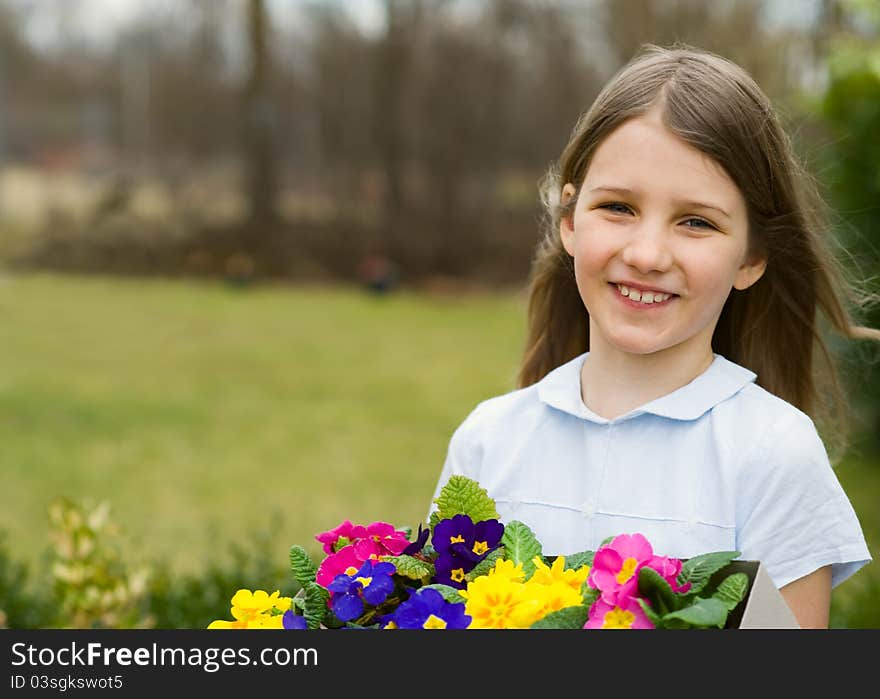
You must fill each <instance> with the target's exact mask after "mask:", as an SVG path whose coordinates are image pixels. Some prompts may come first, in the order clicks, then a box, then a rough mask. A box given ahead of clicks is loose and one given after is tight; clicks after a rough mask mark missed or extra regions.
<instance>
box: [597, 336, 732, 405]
mask: <svg viewBox="0 0 880 699" xmlns="http://www.w3.org/2000/svg"><path fill="white" fill-rule="evenodd" d="M714 358H715V357H714V354H713V353H712V348H711V345H709V346H706V344H705V343H699V344H697V343H694V344H693V345H688V343H685V344H684V345H677V346H675V347H672V348H669V349H666V350H661V351H659V352H653V353H651V354H633V353H629V352H623V351H621V350H620V349H618V348H616V347H613V346H611V345H609V344H608V343H605V342H603V341H602V339H601V335H600V334H599V332H598V330H596V331H595V332H594V328H593V327H592V325H591V328H590V354H589V356H588V357H587V360H586V361H585V362H584V365H583V368H582V369H581V399H582V400H583V401H584V404H585V405H586V406H587V407H588V408H589V409H590V410H591V411H593V412H594V413H596V414H597V415H600V416H601V417H604V418H606V419H608V420H613V419H614V418H616V417H619V416H621V415H625V414H626V413H628V412H629V411H630V410H633V409H634V408H638V407H639V406H640V405H644V404H645V403H649V402H650V401H652V400H655V399H656V398H660V397H661V396H665V395H667V394H669V393H672V392H673V391H675V390H677V389H679V388H681V387H682V386H684V385H686V384H688V383H690V382H691V381H693V380H694V379H695V378H697V376H699V375H700V374H702V373H703V372H704V371H706V369H708V368H709V365H711V364H712V361H713V360H714Z"/></svg>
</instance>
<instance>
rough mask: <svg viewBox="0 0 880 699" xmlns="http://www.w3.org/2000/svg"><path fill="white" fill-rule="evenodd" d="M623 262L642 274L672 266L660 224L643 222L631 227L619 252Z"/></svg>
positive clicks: (670, 254) (665, 237)
mask: <svg viewBox="0 0 880 699" xmlns="http://www.w3.org/2000/svg"><path fill="white" fill-rule="evenodd" d="M621 259H622V260H623V262H624V263H625V264H627V265H629V266H630V267H633V268H634V269H637V270H638V271H639V272H641V273H642V274H648V273H649V272H664V271H666V270H668V269H669V268H670V267H671V266H672V260H673V256H672V250H671V249H670V247H669V241H668V239H667V233H666V231H665V230H664V228H663V226H662V225H660V224H656V223H655V224H652V223H649V222H645V223H643V224H642V225H640V226H636V227H634V228H633V229H632V235H631V237H630V238H629V240H627V241H626V244H625V245H624V248H623V252H622V253H621Z"/></svg>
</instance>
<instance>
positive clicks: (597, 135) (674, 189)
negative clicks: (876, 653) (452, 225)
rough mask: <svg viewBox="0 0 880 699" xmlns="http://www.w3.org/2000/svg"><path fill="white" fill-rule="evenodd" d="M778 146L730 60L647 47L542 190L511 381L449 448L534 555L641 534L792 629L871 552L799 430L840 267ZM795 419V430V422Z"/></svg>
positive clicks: (587, 118) (800, 176)
mask: <svg viewBox="0 0 880 699" xmlns="http://www.w3.org/2000/svg"><path fill="white" fill-rule="evenodd" d="M807 181H808V180H807V179H806V176H805V175H804V173H803V172H802V171H801V170H800V169H799V168H798V167H797V165H796V161H795V158H794V155H793V151H792V147H791V145H790V142H789V140H788V139H787V137H786V136H785V134H784V132H783V130H782V128H781V127H780V124H779V122H778V119H777V117H776V115H775V114H774V111H773V109H772V107H771V105H770V103H769V101H768V99H767V97H766V96H765V95H764V94H763V92H762V91H761V89H760V88H759V87H758V86H757V85H756V84H755V82H754V81H753V80H752V79H751V78H750V77H749V76H748V75H747V74H746V73H745V72H744V71H743V70H742V69H741V68H739V67H738V66H736V65H734V64H732V63H730V62H729V61H727V60H725V59H723V58H720V57H718V56H715V55H712V54H709V53H706V52H702V51H699V50H695V49H691V48H688V47H684V48H674V49H664V48H659V47H653V46H652V47H648V48H647V49H646V50H645V51H644V52H643V53H642V54H641V55H639V56H637V57H636V58H634V59H633V60H632V61H631V62H630V63H629V64H628V65H627V66H625V67H624V68H623V69H622V70H621V71H620V72H619V73H618V74H617V75H616V76H615V77H614V78H612V80H611V81H610V83H609V84H608V85H607V86H606V87H605V88H604V89H603V90H602V92H601V93H600V94H599V96H598V97H597V98H596V101H595V102H594V104H593V105H592V107H591V108H590V109H589V110H588V111H587V112H586V113H585V114H584V115H583V116H582V117H581V119H580V120H579V121H578V123H577V125H576V127H575V129H574V131H573V133H572V136H571V139H570V141H569V143H568V145H567V146H566V148H565V150H564V151H563V153H562V157H561V158H560V160H559V161H558V163H557V165H556V166H554V167H553V168H552V169H551V171H550V172H549V173H548V175H547V177H546V178H545V180H544V188H543V189H544V192H543V194H544V201H545V203H546V204H547V206H548V213H549V216H548V221H549V222H550V226H549V227H548V230H547V232H546V235H545V239H544V240H543V241H542V243H541V245H540V246H539V249H538V253H537V256H536V259H535V260H534V266H533V273H532V279H531V287H530V301H529V327H528V339H527V346H526V351H525V355H524V358H523V361H522V366H521V369H520V374H519V386H520V388H519V389H518V390H516V391H513V392H510V393H507V394H505V395H502V396H498V397H495V398H492V399H490V400H486V401H484V402H482V403H481V404H479V405H478V406H477V407H476V408H475V409H474V410H473V412H472V413H471V414H470V415H469V416H468V417H467V419H466V420H465V421H464V422H463V423H462V424H461V425H460V426H459V428H458V429H457V430H456V431H455V433H454V434H453V436H452V439H451V441H450V444H449V451H448V455H447V458H446V463H445V465H444V468H443V471H442V473H441V475H440V479H439V481H438V483H437V489H436V491H435V498H436V497H437V495H438V494H439V492H440V489H441V488H442V486H443V485H444V484H445V482H446V481H447V480H448V479H449V477H450V476H451V475H453V474H462V475H465V476H468V477H470V478H473V479H475V480H477V481H479V482H480V484H481V485H482V486H483V487H484V488H486V489H487V490H488V492H489V495H490V496H492V497H493V498H494V499H495V501H496V504H497V508H498V512H499V514H500V515H501V518H502V521H511V520H514V519H516V520H519V521H522V522H524V523H526V524H527V525H529V527H530V528H531V529H532V530H533V531H534V533H535V535H536V536H537V537H538V539H539V540H540V541H541V542H542V543H543V545H544V551H545V553H547V554H570V553H575V552H577V551H583V550H586V549H591V550H595V549H596V548H597V547H598V546H599V544H600V543H601V542H602V541H603V540H604V539H606V538H607V537H609V536H614V535H617V534H621V533H634V532H640V533H642V534H644V535H645V536H646V537H647V538H648V540H649V541H651V543H652V544H653V547H654V550H655V551H656V552H657V553H658V554H660V555H666V556H675V557H679V558H688V557H691V556H694V555H696V554H699V553H705V552H707V551H721V550H727V551H731V550H736V551H740V552H741V557H742V558H743V559H747V560H760V561H762V562H763V563H764V565H765V566H766V568H767V571H768V573H769V574H770V576H771V578H772V579H773V581H774V583H775V584H776V586H777V587H778V588H779V589H780V590H781V592H782V595H783V597H784V598H785V600H786V601H787V603H788V604H789V606H790V607H791V609H792V611H793V612H794V614H795V616H796V618H797V620H798V622H799V624H800V625H801V626H802V627H819V628H822V627H827V625H828V617H829V607H830V598H831V589H832V587H833V586H835V585H837V584H839V583H840V582H842V581H843V580H845V579H846V578H848V577H849V576H850V575H852V574H853V573H855V572H856V570H858V569H859V568H861V567H862V566H863V565H865V564H866V563H867V562H868V561H869V560H871V555H870V554H869V552H868V549H867V546H866V544H865V540H864V537H863V535H862V532H861V528H860V525H859V522H858V519H857V517H856V514H855V512H854V511H853V508H852V506H851V504H850V502H849V500H848V499H847V497H846V495H845V493H844V491H843V489H842V488H841V486H840V484H839V482H838V480H837V477H836V476H835V473H834V471H833V470H832V467H831V464H830V461H829V458H828V453H827V451H826V448H825V445H824V444H823V442H822V440H821V439H820V436H819V433H818V431H817V428H816V427H815V424H814V421H813V418H815V419H816V420H817V421H818V419H819V417H820V415H819V413H818V412H817V408H818V407H819V395H820V388H819V386H817V384H816V380H815V379H814V371H813V362H814V359H817V358H819V357H821V358H822V359H824V360H825V361H826V363H827V364H828V369H829V370H830V373H829V374H828V375H829V376H830V377H831V378H832V383H831V388H832V390H837V395H838V397H839V396H840V392H839V389H837V384H836V382H835V380H834V367H833V365H832V363H831V360H830V358H829V354H828V352H827V351H826V347H825V344H824V343H823V340H822V336H821V334H820V332H819V327H818V325H817V309H821V311H822V312H823V313H824V316H825V317H826V318H827V320H828V322H829V323H830V324H831V326H832V327H833V328H834V329H836V330H837V331H838V332H840V333H841V334H843V335H844V336H846V337H849V338H871V339H875V340H880V331H877V330H874V329H870V328H863V327H860V326H856V325H855V324H854V323H853V322H852V321H851V320H850V318H849V316H848V314H847V311H846V310H845V309H844V304H843V301H842V293H843V292H842V291H841V289H842V288H843V287H842V286H841V283H840V279H842V276H841V274H842V273H841V270H840V268H839V267H838V266H837V265H836V263H835V262H834V258H833V257H832V255H831V254H830V252H829V251H827V250H826V248H825V246H824V242H823V240H822V238H821V234H822V232H823V231H824V228H823V226H822V224H821V222H820V221H819V220H818V218H817V217H816V216H815V214H816V209H815V208H814V207H813V206H812V203H811V200H810V199H808V195H810V193H811V191H814V190H810V189H809V188H808V187H807V186H806V184H807ZM811 416H812V417H811Z"/></svg>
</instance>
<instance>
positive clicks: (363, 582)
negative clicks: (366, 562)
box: [355, 578, 373, 587]
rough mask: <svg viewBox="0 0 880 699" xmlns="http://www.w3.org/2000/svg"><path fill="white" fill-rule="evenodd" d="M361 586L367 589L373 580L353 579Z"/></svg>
mask: <svg viewBox="0 0 880 699" xmlns="http://www.w3.org/2000/svg"><path fill="white" fill-rule="evenodd" d="M355 580H357V581H358V582H359V583H360V584H361V585H363V586H364V587H369V586H370V583H371V582H373V578H355Z"/></svg>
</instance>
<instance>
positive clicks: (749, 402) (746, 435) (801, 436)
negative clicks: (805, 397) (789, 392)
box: [716, 383, 824, 453]
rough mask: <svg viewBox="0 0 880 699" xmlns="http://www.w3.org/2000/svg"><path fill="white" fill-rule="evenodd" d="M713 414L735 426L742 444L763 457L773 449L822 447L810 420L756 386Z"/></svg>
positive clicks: (775, 396)
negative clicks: (747, 445) (743, 441)
mask: <svg viewBox="0 0 880 699" xmlns="http://www.w3.org/2000/svg"><path fill="white" fill-rule="evenodd" d="M716 411H717V412H718V413H719V414H720V416H723V417H726V418H728V419H730V420H731V421H733V422H735V424H736V425H737V432H738V434H739V436H740V437H742V438H743V439H746V440H748V441H747V442H745V443H750V444H752V445H754V447H755V449H756V450H758V451H759V452H762V453H766V452H767V451H769V450H771V449H772V448H773V447H774V446H775V447H784V448H786V449H789V450H791V449H794V448H798V447H799V448H801V449H804V448H809V449H811V450H816V449H817V448H821V450H822V451H823V452H824V447H822V441H821V437H820V436H819V432H818V430H817V429H816V425H815V423H814V422H813V419H812V418H811V417H810V416H809V415H807V414H806V413H805V412H803V411H802V410H800V409H798V408H797V407H795V406H794V405H792V404H791V403H789V402H788V401H786V400H784V399H782V398H780V397H779V396H777V395H775V394H773V393H771V392H770V391H768V390H767V389H765V388H763V387H761V386H759V385H758V384H756V383H749V384H748V385H746V386H744V387H743V389H742V390H741V391H739V392H738V393H737V394H736V395H734V396H732V397H731V399H730V400H728V401H725V402H723V403H721V404H719V405H718V406H717V408H716Z"/></svg>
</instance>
